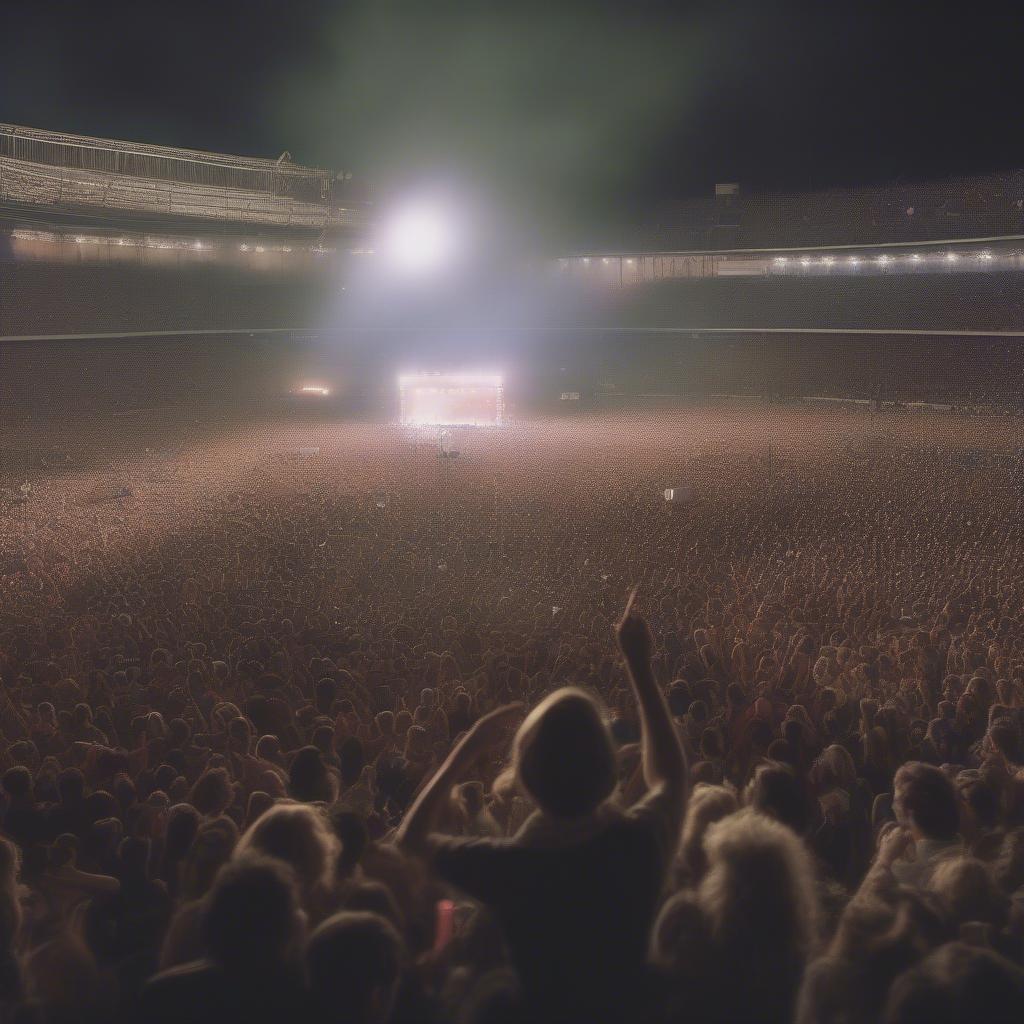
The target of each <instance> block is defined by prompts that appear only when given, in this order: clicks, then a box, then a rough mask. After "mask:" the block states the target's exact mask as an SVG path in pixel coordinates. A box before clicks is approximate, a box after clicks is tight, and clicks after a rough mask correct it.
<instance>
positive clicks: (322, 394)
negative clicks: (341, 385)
mask: <svg viewBox="0 0 1024 1024" xmlns="http://www.w3.org/2000/svg"><path fill="white" fill-rule="evenodd" d="M296 391H297V392H298V393H299V394H300V395H311V396H312V397H314V398H327V397H328V396H329V395H330V393H331V389H330V388H328V387H324V386H323V384H300V385H299V387H298V388H296Z"/></svg>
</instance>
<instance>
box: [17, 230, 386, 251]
mask: <svg viewBox="0 0 1024 1024" xmlns="http://www.w3.org/2000/svg"><path fill="white" fill-rule="evenodd" d="M11 235H12V237H13V238H15V239H18V240H19V241H27V242H59V241H60V237H61V236H60V235H57V234H54V233H52V232H49V231H25V230H21V229H19V230H16V231H13V232H12V233H11ZM74 241H75V244H76V245H106V244H107V243H109V242H113V241H114V239H110V238H104V237H98V236H90V235H75V236H74ZM116 241H117V244H118V245H119V246H126V245H127V246H134V247H137V248H142V249H179V250H184V249H189V250H194V251H195V252H206V251H208V250H210V249H211V248H212V246H210V245H209V244H208V243H204V242H200V241H198V240H196V241H194V242H187V241H170V240H165V241H158V240H156V239H152V238H149V239H146V240H145V241H138V240H136V239H134V238H118V239H117V240H116ZM238 250H239V252H250V251H252V252H256V253H265V252H267V246H264V245H255V246H253V245H248V244H247V243H245V242H243V243H242V244H241V245H239V247H238ZM270 251H271V252H283V253H291V252H294V249H293V248H292V246H290V245H282V246H271V247H270ZM308 251H309V252H312V253H314V254H316V255H317V256H323V255H326V254H327V253H333V252H336V251H337V250H335V249H333V248H327V247H325V246H323V245H314V246H310V247H309V250H308ZM354 251H355V252H356V253H363V252H366V251H367V250H354Z"/></svg>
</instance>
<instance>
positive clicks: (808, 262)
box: [773, 251, 995, 267]
mask: <svg viewBox="0 0 1024 1024" xmlns="http://www.w3.org/2000/svg"><path fill="white" fill-rule="evenodd" d="M974 256H975V259H978V260H981V261H982V262H987V261H989V260H993V259H995V257H994V256H993V255H992V253H990V252H988V251H984V252H978V253H975V254H974ZM895 258H896V257H893V256H889V255H887V254H884V253H883V254H882V255H881V256H876V257H875V262H876V263H878V264H880V265H881V266H883V267H884V266H886V265H887V264H889V263H892V262H893V260H894V259H895ZM927 258H928V257H926V256H922V255H921V254H920V253H917V252H915V253H911V254H910V255H909V256H907V257H906V259H908V260H909V261H910V262H911V263H920V262H921V261H922V260H923V259H927ZM938 258H941V257H938ZM945 259H946V262H947V263H955V262H956V261H957V260H959V259H960V253H956V252H947V253H946V254H945ZM773 262H774V263H776V264H777V265H778V266H785V265H786V264H787V263H789V257H788V256H776V257H775V259H774V261H773ZM799 262H800V266H802V267H809V266H812V265H813V264H814V262H815V261H814V260H812V259H811V258H810V257H809V256H801V257H800V260H799ZM835 262H836V260H835V257H834V256H822V258H821V263H822V264H823V265H824V266H826V267H830V266H832V264H834V263H835ZM846 262H847V263H848V264H850V265H851V266H858V265H859V264H860V263H861V258H860V257H859V256H849V257H847V260H846Z"/></svg>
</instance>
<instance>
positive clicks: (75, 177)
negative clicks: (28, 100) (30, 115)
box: [0, 157, 362, 228]
mask: <svg viewBox="0 0 1024 1024" xmlns="http://www.w3.org/2000/svg"><path fill="white" fill-rule="evenodd" d="M0 201H4V202H10V203H26V204H31V205H38V206H49V207H60V208H63V209H69V208H79V207H89V208H97V207H98V208H102V209H105V210H118V211H124V212H130V213H149V214H161V215H164V216H170V217H188V218H197V219H201V220H220V221H235V222H239V223H248V224H274V225H285V226H293V227H319V228H324V227H356V226H358V225H359V224H360V223H361V219H362V217H361V214H360V212H359V211H357V210H352V209H348V208H344V207H339V206H334V205H332V204H328V203H320V202H305V201H303V200H301V199H294V198H291V197H288V196H281V195H270V194H268V193H261V192H253V191H247V190H244V189H237V188H225V187H223V186H214V185H198V184H185V183H183V182H176V181H161V180H157V179H151V178H135V177H128V176H120V175H113V174H108V173H105V172H101V171H87V170H82V169H68V168H61V167H51V166H47V165H44V164H34V163H29V162H26V161H22V160H12V159H8V158H5V157H0Z"/></svg>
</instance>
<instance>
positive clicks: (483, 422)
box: [398, 373, 504, 427]
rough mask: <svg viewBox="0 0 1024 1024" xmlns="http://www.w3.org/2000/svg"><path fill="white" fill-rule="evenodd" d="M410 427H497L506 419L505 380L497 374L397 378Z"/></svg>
mask: <svg viewBox="0 0 1024 1024" xmlns="http://www.w3.org/2000/svg"><path fill="white" fill-rule="evenodd" d="M398 391H399V398H400V403H401V413H400V415H401V421H402V424H403V426H407V427H497V426H501V423H502V419H503V416H504V389H503V385H502V379H501V376H500V375H499V374H495V373H409V374H403V375H402V376H400V377H399V378H398Z"/></svg>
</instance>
